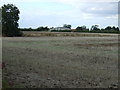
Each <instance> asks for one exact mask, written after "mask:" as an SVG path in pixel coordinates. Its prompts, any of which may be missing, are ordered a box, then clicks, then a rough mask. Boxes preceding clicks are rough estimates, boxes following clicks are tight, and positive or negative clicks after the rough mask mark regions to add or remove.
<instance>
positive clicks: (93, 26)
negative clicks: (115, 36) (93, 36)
mask: <svg viewBox="0 0 120 90" xmlns="http://www.w3.org/2000/svg"><path fill="white" fill-rule="evenodd" d="M98 27H99V25H92V27H91V30H92V31H95V30H100V29H99V28H98Z"/></svg>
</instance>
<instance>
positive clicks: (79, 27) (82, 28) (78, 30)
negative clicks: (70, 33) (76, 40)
mask: <svg viewBox="0 0 120 90" xmlns="http://www.w3.org/2000/svg"><path fill="white" fill-rule="evenodd" d="M88 31H89V29H87V28H86V26H78V27H77V28H76V30H75V32H88Z"/></svg>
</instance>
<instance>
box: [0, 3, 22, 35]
mask: <svg viewBox="0 0 120 90" xmlns="http://www.w3.org/2000/svg"><path fill="white" fill-rule="evenodd" d="M19 14H20V11H19V9H18V8H17V7H16V6H15V5H13V4H7V5H3V6H2V35H3V36H21V35H22V33H21V32H20V30H19V29H18V26H19V24H18V20H19Z"/></svg>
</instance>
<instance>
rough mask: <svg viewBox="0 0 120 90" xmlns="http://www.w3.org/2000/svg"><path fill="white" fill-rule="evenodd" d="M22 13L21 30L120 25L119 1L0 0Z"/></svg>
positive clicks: (0, 3) (1, 3) (1, 2)
mask: <svg viewBox="0 0 120 90" xmlns="http://www.w3.org/2000/svg"><path fill="white" fill-rule="evenodd" d="M8 3H10V4H14V5H16V6H17V7H18V8H19V10H20V20H19V27H22V28H25V27H32V28H37V27H40V26H48V27H52V26H53V27H57V26H62V25H63V24H71V25H72V28H76V27H77V26H82V25H85V26H87V27H88V28H90V27H91V26H92V25H94V24H98V25H100V27H101V28H102V27H103V28H104V27H106V26H108V25H111V26H113V25H114V26H118V0H106V2H105V0H2V1H1V0H0V6H2V5H3V4H8Z"/></svg>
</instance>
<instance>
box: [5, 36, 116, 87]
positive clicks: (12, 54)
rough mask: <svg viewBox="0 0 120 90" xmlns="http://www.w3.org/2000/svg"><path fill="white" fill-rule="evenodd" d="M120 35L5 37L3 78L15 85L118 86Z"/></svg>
mask: <svg viewBox="0 0 120 90" xmlns="http://www.w3.org/2000/svg"><path fill="white" fill-rule="evenodd" d="M117 42H118V37H117V36H114V35H113V36H112V37H101V36H100V37H91V36H90V37H70V36H69V37H11V38H10V37H9V38H7V37H6V38H5V37H4V38H3V61H4V62H5V63H6V69H4V70H3V79H5V80H7V81H9V83H10V84H11V86H12V87H23V88H24V87H29V88H34V87H36V88H38V87H39V88H55V87H56V88H100V87H101V88H107V87H117V86H118V66H117V65H118V45H117Z"/></svg>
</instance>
